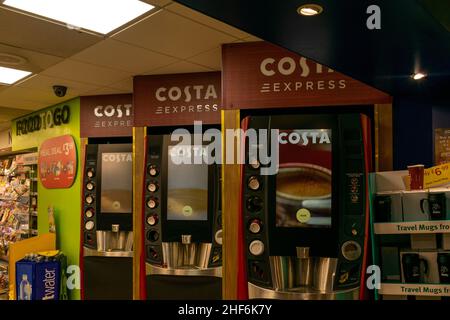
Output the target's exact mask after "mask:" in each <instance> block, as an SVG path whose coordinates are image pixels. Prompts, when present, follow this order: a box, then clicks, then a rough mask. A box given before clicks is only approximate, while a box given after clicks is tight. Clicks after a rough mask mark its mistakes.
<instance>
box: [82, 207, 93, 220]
mask: <svg viewBox="0 0 450 320" xmlns="http://www.w3.org/2000/svg"><path fill="white" fill-rule="evenodd" d="M84 214H85V215H86V217H87V218H92V217H93V216H94V209H92V208H88V209H87V210H86V211H85V212H84Z"/></svg>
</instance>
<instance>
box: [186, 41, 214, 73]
mask: <svg viewBox="0 0 450 320" xmlns="http://www.w3.org/2000/svg"><path fill="white" fill-rule="evenodd" d="M188 61H190V62H193V63H197V64H200V65H202V66H206V67H209V68H211V69H213V70H217V71H220V70H222V49H221V47H217V48H215V49H213V50H209V51H206V52H203V53H200V54H199V55H196V56H194V57H191V58H189V59H188Z"/></svg>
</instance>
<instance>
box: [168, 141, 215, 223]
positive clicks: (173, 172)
mask: <svg viewBox="0 0 450 320" xmlns="http://www.w3.org/2000/svg"><path fill="white" fill-rule="evenodd" d="M168 152H169V161H168V165H167V167H168V168H167V220H196V221H206V220H208V165H207V164H205V163H202V162H200V163H199V164H195V162H194V160H193V159H194V158H196V157H198V158H199V159H200V160H201V158H202V154H203V152H204V148H203V147H195V146H184V147H178V146H169V148H168Z"/></svg>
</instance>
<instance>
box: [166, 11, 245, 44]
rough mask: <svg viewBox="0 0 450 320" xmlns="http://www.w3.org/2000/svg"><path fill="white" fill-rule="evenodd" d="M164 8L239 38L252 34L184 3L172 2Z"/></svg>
mask: <svg viewBox="0 0 450 320" xmlns="http://www.w3.org/2000/svg"><path fill="white" fill-rule="evenodd" d="M164 9H166V10H169V11H171V12H174V13H176V14H179V15H181V16H183V17H186V18H189V19H192V20H194V21H197V22H199V23H201V24H204V25H206V26H208V27H210V28H213V29H216V30H219V31H222V32H224V33H226V34H229V35H231V36H233V37H235V38H238V39H243V38H247V37H248V36H250V34H248V33H247V32H244V31H242V30H239V29H237V28H235V27H232V26H230V25H229V24H226V23H223V22H221V21H219V20H216V19H213V18H211V17H209V16H207V15H204V14H202V13H200V12H198V11H195V10H192V9H191V8H188V7H186V6H183V5H181V4H178V3H175V2H173V3H171V4H170V5H168V6H167V7H165V8H164Z"/></svg>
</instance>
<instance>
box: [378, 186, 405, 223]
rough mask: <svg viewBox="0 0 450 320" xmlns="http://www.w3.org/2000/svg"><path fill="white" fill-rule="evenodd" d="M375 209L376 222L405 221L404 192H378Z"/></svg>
mask: <svg viewBox="0 0 450 320" xmlns="http://www.w3.org/2000/svg"><path fill="white" fill-rule="evenodd" d="M374 208H375V221H376V222H401V221H403V211H402V192H401V191H386V192H378V193H377V194H376V196H375V203H374Z"/></svg>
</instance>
